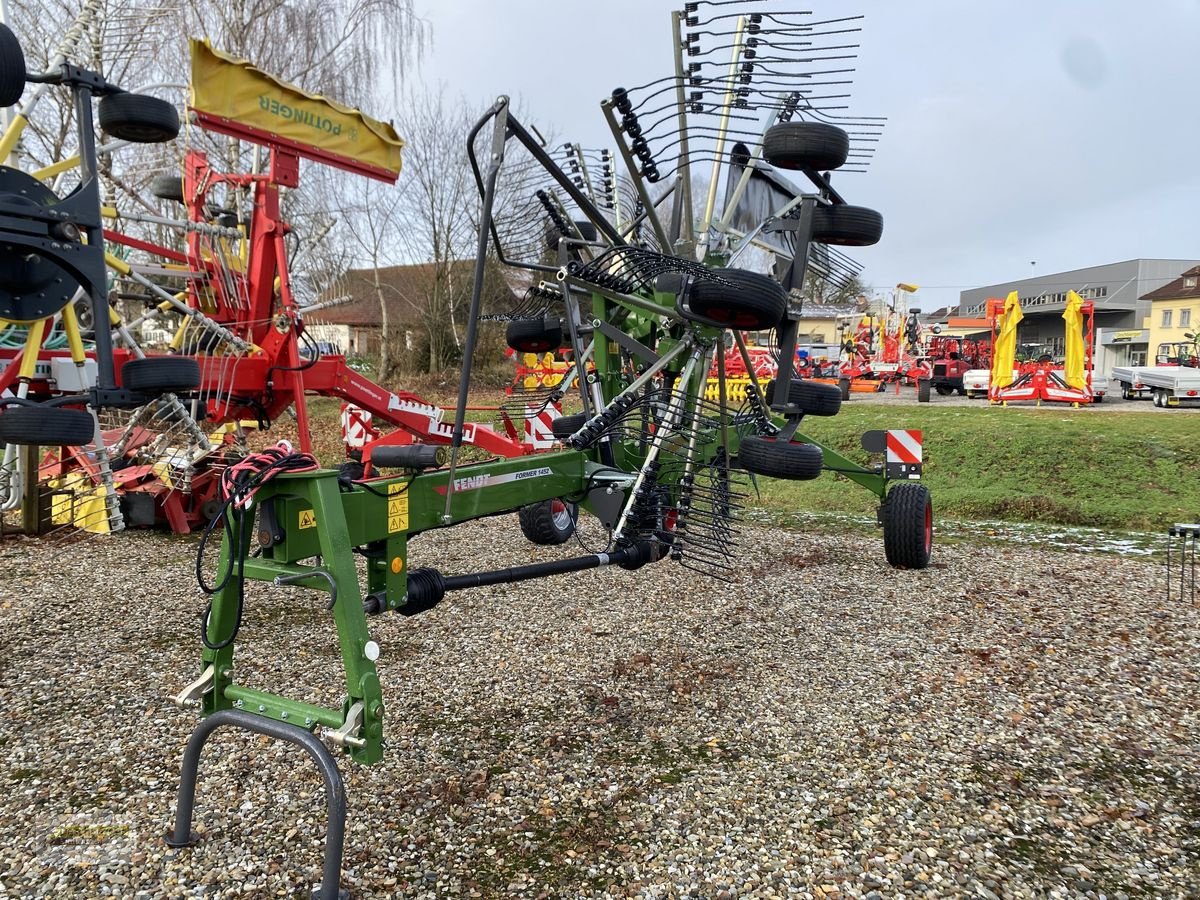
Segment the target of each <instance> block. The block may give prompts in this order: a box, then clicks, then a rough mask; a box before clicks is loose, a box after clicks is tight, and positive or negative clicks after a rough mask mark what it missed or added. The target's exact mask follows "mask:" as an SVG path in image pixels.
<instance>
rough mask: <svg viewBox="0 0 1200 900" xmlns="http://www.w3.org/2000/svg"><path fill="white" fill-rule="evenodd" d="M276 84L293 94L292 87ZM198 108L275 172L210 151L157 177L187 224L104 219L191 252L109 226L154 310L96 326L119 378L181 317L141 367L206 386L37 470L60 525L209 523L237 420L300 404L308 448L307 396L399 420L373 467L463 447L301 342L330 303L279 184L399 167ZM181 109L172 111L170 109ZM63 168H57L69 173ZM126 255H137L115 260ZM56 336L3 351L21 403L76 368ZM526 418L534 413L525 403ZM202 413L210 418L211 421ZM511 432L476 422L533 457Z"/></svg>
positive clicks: (9, 469)
mask: <svg viewBox="0 0 1200 900" xmlns="http://www.w3.org/2000/svg"><path fill="white" fill-rule="evenodd" d="M193 52H194V53H205V54H207V56H205V57H204V58H205V59H209V58H210V57H212V58H220V57H219V54H216V53H215V52H213V51H211V50H208V49H207V48H197V47H193ZM231 64H232V63H231ZM273 86H274V87H276V88H277V89H278V90H281V91H284V90H288V89H289V86H287V85H283V84H282V83H273ZM35 99H36V98H35ZM31 107H32V103H31V104H27V105H26V107H25V110H26V111H28V110H29V109H30V108H31ZM193 112H194V116H195V119H196V124H197V126H198V127H199V128H208V129H212V130H214V131H215V132H216V133H219V134H233V135H234V136H237V137H239V138H241V139H243V140H247V141H251V142H256V143H258V144H260V145H262V146H264V147H265V148H266V150H267V154H266V159H267V164H266V166H265V167H264V168H263V169H262V171H259V172H257V173H255V174H244V173H236V172H235V173H230V172H224V171H221V170H220V169H219V168H218V167H217V166H216V165H214V164H213V163H212V162H211V161H210V159H209V157H208V155H207V154H205V153H204V152H202V151H200V150H197V149H190V150H188V151H187V152H186V154H185V156H184V164H183V167H182V175H178V176H176V175H162V176H158V177H156V178H155V179H154V180H153V182H152V184H151V192H152V193H153V194H154V195H155V197H157V198H158V199H159V200H163V201H166V202H167V203H168V204H170V203H174V204H178V205H179V208H181V209H183V210H185V215H183V216H170V215H154V214H146V213H140V212H132V211H129V210H125V209H122V210H117V209H115V208H111V207H108V208H104V215H105V216H106V217H107V218H108V219H110V220H111V221H112V222H113V223H133V224H142V225H155V226H159V227H165V228H167V229H171V230H174V231H176V232H178V233H179V235H181V238H182V240H183V242H184V249H183V250H182V251H180V250H175V249H172V248H170V247H165V246H161V245H159V244H155V243H152V242H150V241H147V240H143V239H140V238H137V237H134V236H132V235H130V234H127V233H125V232H123V231H122V230H119V228H118V227H117V225H116V224H114V225H113V226H112V227H109V228H105V229H104V231H103V235H104V238H105V240H106V241H108V242H109V248H110V251H109V252H106V253H105V254H104V256H103V259H104V262H105V263H106V264H107V266H108V268H109V271H110V272H111V273H113V276H114V278H115V281H116V285H117V291H118V293H120V294H123V295H125V296H128V295H129V292H130V290H131V289H132V291H136V292H138V293H140V294H141V295H142V296H144V297H145V298H146V302H147V310H146V312H145V313H144V314H143V315H142V316H140V317H138V318H136V319H134V320H133V321H131V322H123V321H121V320H120V318H119V317H118V316H117V314H116V312H115V310H112V309H111V308H110V309H108V310H107V313H106V314H107V315H108V316H109V317H110V319H111V321H112V325H113V327H112V331H111V335H109V333H108V330H107V329H97V330H98V331H103V332H105V335H104V336H105V337H108V342H109V344H110V345H111V347H112V351H111V358H112V359H113V360H114V363H113V365H114V366H116V367H117V368H118V369H121V367H122V364H123V363H125V362H126V361H132V360H134V359H140V358H142V357H144V356H145V353H144V352H143V351H142V349H141V348H140V346H139V345H138V343H137V341H136V339H135V338H134V336H133V335H134V333H135V332H136V331H137V329H138V328H139V327H140V326H141V325H142V324H143V323H144V322H146V321H148V320H150V319H153V318H155V317H158V316H161V315H163V314H167V313H169V314H171V315H172V316H174V317H176V318H179V319H180V320H181V325H180V326H179V328H178V329H177V331H176V333H175V336H174V339H173V340H172V342H171V347H170V353H171V354H172V355H171V356H169V357H160V358H158V359H157V360H156V361H155V362H139V363H137V364H136V365H135V366H134V368H135V369H137V368H138V367H139V366H141V367H145V366H147V365H154V366H159V367H160V370H161V367H162V366H164V365H165V366H167V367H168V368H169V367H175V368H176V369H178V367H179V366H180V365H181V364H183V363H184V362H185V361H184V360H183V358H182V357H181V356H179V355H178V354H184V353H186V354H187V355H188V357H189V359H192V358H194V359H195V360H196V363H191V362H189V363H188V365H190V366H193V367H195V366H196V364H197V363H198V365H199V372H200V374H199V384H194V383H192V384H189V387H191V388H193V390H190V391H188V392H187V393H186V394H185V395H184V401H185V402H184V403H180V402H179V400H178V398H176V397H174V396H173V395H168V396H167V397H166V398H165V399H164V400H162V401H159V402H156V403H155V404H153V405H152V406H151V407H149V408H147V409H143V410H140V411H137V412H135V413H134V414H132V415H128V416H122V417H113V416H106V418H105V421H104V422H103V423H102V425H103V426H104V427H101V428H100V429H99V430H98V431H96V432H95V434H94V436H93V435H92V434H91V433H90V432H89V439H88V441H86V442H85V446H73V447H71V446H69V447H67V448H64V450H62V451H60V452H57V453H52V454H49V455H48V456H47V457H46V460H45V461H44V462H43V464H42V466H41V467H40V471H39V472H38V476H39V481H40V482H41V483H42V491H43V492H45V493H47V494H49V495H51V497H50V500H49V504H50V507H51V512H50V516H49V518H50V519H51V521H52V522H53V523H54V524H70V525H74V526H76V527H79V528H82V529H85V530H90V531H109V530H113V531H115V530H118V529H119V528H121V527H123V525H124V524H125V522H126V521H127V520H128V521H129V522H131V523H132V524H136V525H152V524H155V523H158V522H162V521H165V522H166V523H167V524H168V525H169V526H170V527H171V528H172V530H174V531H176V532H178V533H187V532H188V531H190V530H192V529H195V528H197V527H199V526H202V525H203V524H204V523H205V522H207V521H208V520H209V518H210V517H211V513H212V511H213V510H214V508H216V507H219V505H220V504H219V503H217V502H216V489H217V483H218V480H219V478H220V474H221V471H222V470H223V469H224V468H225V466H227V465H228V464H229V463H230V462H234V461H236V460H237V459H238V458H240V456H239V454H240V453H241V452H242V449H243V448H244V442H243V440H242V438H241V435H240V423H241V422H243V421H245V420H249V421H252V422H257V423H259V424H260V425H261V426H264V427H265V426H267V425H269V424H270V423H271V422H272V421H274V420H276V419H277V418H279V416H281V415H283V414H284V413H285V412H287V411H289V410H294V413H295V416H296V419H297V424H298V431H299V441H300V445H301V449H302V450H305V451H308V450H310V449H311V433H310V427H309V420H308V409H307V403H306V397H307V396H308V395H310V394H319V395H324V396H333V397H338V398H340V399H342V400H344V401H347V402H349V403H352V404H354V405H355V406H357V407H359V408H361V409H363V410H365V411H366V412H367V413H369V414H371V415H373V416H374V418H375V419H376V421H377V422H383V423H387V424H388V425H391V426H393V427H394V430H393V431H392V432H391V433H389V434H386V435H382V436H380V437H379V438H378V439H377V440H374V441H372V442H371V443H370V444H369V445H368V446H367V447H365V448H364V449H363V450H362V451H361V452H360V453H356V454H355V456H358V457H359V458H360V460H361V462H363V463H364V464H365V465H366V466H368V467H369V466H370V456H371V451H372V447H373V446H374V445H375V444H380V445H385V444H403V443H410V442H412V441H414V440H417V441H420V442H423V443H430V444H438V443H442V444H448V443H449V442H450V438H451V434H452V430H453V429H452V424H451V423H450V422H449V421H447V420H446V416H445V411H444V410H442V409H441V408H439V407H437V406H435V405H433V404H431V403H429V402H427V401H425V400H424V399H423V398H421V397H420V396H418V395H416V394H414V393H411V392H407V391H392V390H388V389H385V388H383V387H381V386H379V385H377V384H375V383H374V382H372V381H371V380H370V379H368V378H366V377H365V376H363V375H362V374H360V373H359V372H357V371H356V370H354V369H353V368H351V367H350V366H349V365H348V364H347V362H346V359H345V357H343V356H341V355H340V354H336V355H323V354H321V353H319V352H316V351H317V348H316V346H315V345H314V344H313V342H312V341H311V340H308V338H307V337H306V335H305V333H304V319H305V316H306V315H309V314H311V313H313V312H315V311H316V310H317V309H319V308H320V307H321V306H322V305H325V304H322V303H317V304H313V305H311V306H308V307H302V306H301V305H300V304H299V303H298V301H297V300H296V297H295V295H294V293H293V290H292V285H291V277H290V270H289V263H288V260H289V252H288V246H287V242H288V238H289V237H290V236H293V231H292V228H291V226H290V225H289V224H288V222H287V221H285V220H284V218H283V216H282V211H281V191H282V189H283V188H287V187H293V188H294V187H298V186H299V183H300V165H299V160H300V157H301V156H305V157H309V158H312V159H315V160H317V161H319V162H324V163H328V164H331V165H338V166H339V167H342V168H349V169H350V170H351V171H353V172H356V173H358V174H363V175H366V176H368V177H375V178H385V179H386V178H389V177H390V179H391V180H394V179H395V174H394V173H391V174H389V173H388V172H386V171H384V172H381V171H380V170H379V169H378V168H377V167H371V166H361V165H360V166H355V165H354V164H353V163H349V164H348V163H346V161H345V160H343V159H341V158H340V157H335V156H332V155H330V154H327V153H323V151H322V149H321V148H320V147H318V146H309V145H304V144H296V143H295V142H289V141H287V140H284V139H283V138H280V137H278V136H272V135H265V134H263V133H261V132H260V131H257V130H254V129H247V128H243V127H241V126H240V125H239V124H238V123H237V122H232V123H231V122H230V121H228V120H226V119H223V118H221V117H214V116H212V115H210V114H208V113H206V112H204V111H203V110H194V111H193ZM171 113H172V115H174V112H173V110H172V111H171ZM51 168H52V169H55V170H56V171H57V170H60V169H61V168H62V167H61V166H60V165H56V166H53V167H51ZM39 174H40V173H39ZM221 192H225V193H226V196H227V197H228V196H234V197H244V198H245V199H246V201H247V202H246V203H245V207H247V208H248V210H249V211H248V212H246V213H244V214H239V212H238V210H237V209H236V208H229V207H228V206H227V205H226V204H223V203H220V202H218V197H219V195H220V193H221ZM118 251H124V254H123V255H118ZM328 302H329V301H326V303H328ZM0 311H2V310H0ZM74 316H75V307H74V305H73V304H67V306H66V307H65V308H64V309H63V310H62V311H61V312H59V313H58V314H57V316H56V318H55V319H54V320H53V321H54V322H56V323H57V322H58V321H60V320H62V322H63V327H65V328H66V329H67V335H68V337H69V336H70V334H71V333H72V332H71V329H72V328H75V327H76V326H75V322H74ZM90 318H91V319H92V321H93V322H95V321H103V318H98V317H96V316H90ZM48 321H50V320H48ZM47 327H48V326H46V327H43V326H42V325H38V326H37V327H35V328H32V329H30V331H29V337H28V339H27V343H26V351H25V352H24V353H23V355H22V354H16V353H9V354H6V353H5V351H4V350H3V348H0V365H2V364H3V362H4V361H5V357H6V355H7V356H8V357H9V358H10V361H9V365H8V366H7V367H6V368H3V369H0V388H3V387H6V386H7V384H8V383H9V382H11V381H15V382H17V383H18V389H17V390H18V398H23V397H25V396H26V394H27V393H28V392H29V390H30V389H31V386H32V389H33V390H34V393H35V395H36V394H37V393H38V391H39V390H40V389H43V388H46V387H47V386H48V385H50V384H53V383H63V381H64V379H63V378H62V377H61V376H58V375H57V369H58V368H61V365H62V364H65V363H66V362H69V361H70V358H69V354H68V352H67V351H66V350H52V349H50V348H48V347H47V346H46V345H45V343H44V342H42V343H39V341H41V337H40V336H41V335H42V334H43V333H44V332H45V331H46V328H47ZM302 345H307V346H308V347H309V348H310V349H311V350H312V351H313V352H312V353H311V354H310V358H307V359H306V358H305V357H304V356H303V355H302V353H301V346H302ZM80 346H81V348H82V344H81V345H80ZM83 352H84V351H83V350H82V349H81V350H80V353H81V354H82V353H83ZM81 358H82V357H81ZM22 360H24V361H25V362H26V363H28V361H29V360H34V361H35V363H41V364H43V365H46V366H47V368H48V370H50V371H51V374H52V375H53V377H52V378H49V379H48V378H45V377H41V378H39V377H38V372H37V371H36V370H34V369H31V370H30V372H29V373H28V374H26V373H25V372H24V370H23V369H22V368H21V366H22V364H23V363H22ZM85 362H86V360H85ZM30 365H32V363H31V364H30ZM81 371H82V370H81ZM143 380H145V379H143ZM160 383H161V384H162V386H164V387H172V386H174V385H170V384H166V383H163V382H162V380H161V378H159V379H157V380H152V381H151V386H154V387H157V386H159V385H160ZM505 412H507V411H505ZM521 414H522V416H525V415H529V414H530V413H528V412H527V411H525V410H522V413H521ZM20 415H21V414H20V413H18V418H19V417H20ZM198 420H202V421H204V422H205V424H204V426H203V427H201V425H200V424H198ZM9 421H10V424H11V423H14V422H15V421H16V420H15V419H11V420H9ZM505 425H506V430H507V433H502V432H500V431H497V430H496V429H494V428H492V427H490V426H488V425H485V424H472V425H470V426H469V428H468V429H467V430H466V432H465V434H466V440H467V442H468V443H471V444H473V445H475V446H477V447H479V448H481V450H482V451H484V452H486V453H489V454H494V455H499V456H505V457H511V456H520V455H523V454H525V453H528V452H531V451H532V449H533V447H532V446H531V444H530V443H528V442H527V441H526V440H524V439H523V436H522V435H521V433H520V432H519V431H518V429H517V428H516V427H514V426H513V425H512V423H511V421H510V419H509V418H508V417H506V419H505ZM80 434H82V432H80ZM15 462H16V451H15V447H13V446H10V448H9V449H8V451H7V456H6V465H5V467H4V470H3V472H2V473H0V474H3V476H4V480H3V481H2V482H0V487H2V488H4V489H5V493H4V496H3V499H4V500H5V501H6V502H7V504H8V506H9V507H15V506H16V505H17V504H19V503H20V502H21V499H22V497H21V495H20V492H19V491H18V490H17V486H18V485H19V484H20V479H16V478H14V477H13V476H14V475H15V474H16V466H15ZM214 504H215V505H214ZM101 512H103V515H101Z"/></svg>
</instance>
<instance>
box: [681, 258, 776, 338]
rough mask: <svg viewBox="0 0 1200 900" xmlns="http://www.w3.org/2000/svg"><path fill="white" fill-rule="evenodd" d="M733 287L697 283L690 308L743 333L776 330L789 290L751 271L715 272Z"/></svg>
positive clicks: (724, 270) (714, 283)
mask: <svg viewBox="0 0 1200 900" xmlns="http://www.w3.org/2000/svg"><path fill="white" fill-rule="evenodd" d="M712 272H713V274H714V275H717V276H719V277H721V278H723V279H725V280H726V281H728V282H730V284H729V285H724V284H718V283H717V282H715V281H704V280H700V281H696V282H693V284H692V288H691V291H690V293H689V296H688V305H689V306H690V307H691V309H692V312H694V313H696V314H697V315H701V316H704V317H705V318H708V319H713V320H715V321H717V322H720V323H722V324H723V325H727V326H729V327H730V328H736V329H737V330H739V331H761V330H762V329H764V328H774V327H775V326H776V325H778V324H779V322H780V321H781V320H782V319H783V315H784V313H785V312H787V291H785V290H784V289H783V285H781V284H780V283H779V282H778V281H776V280H775V279H774V278H771V277H770V276H767V275H760V274H758V273H757V272H751V271H749V270H747V269H713V270H712Z"/></svg>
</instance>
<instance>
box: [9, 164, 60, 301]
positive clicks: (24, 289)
mask: <svg viewBox="0 0 1200 900" xmlns="http://www.w3.org/2000/svg"><path fill="white" fill-rule="evenodd" d="M58 202H59V198H58V195H57V194H55V193H54V191H52V190H50V188H48V187H46V186H45V185H44V184H42V183H41V182H40V181H38V180H37V179H36V178H34V177H33V176H32V175H29V174H26V173H25V172H22V171H20V170H18V169H12V168H8V167H7V166H0V213H4V214H6V215H9V216H12V217H13V218H16V219H23V218H25V217H26V216H28V217H30V218H33V217H34V216H35V215H36V213H37V211H38V210H40V209H42V208H45V207H49V206H54V205H56V204H57V203H58ZM65 224H69V223H61V225H65ZM61 225H60V228H61ZM72 227H74V226H72ZM59 239H60V240H61V239H62V238H61V237H60V238H59ZM78 289H79V282H78V281H76V280H75V278H74V276H72V275H71V274H70V273H69V272H68V271H67V270H66V269H64V268H62V267H61V266H59V265H58V264H57V263H55V262H54V261H52V260H51V259H49V258H47V257H45V256H43V255H41V254H40V253H37V252H35V251H33V250H31V249H30V248H29V247H25V246H22V245H20V244H15V243H9V242H7V241H0V319H8V320H9V321H12V322H33V321H36V320H37V319H44V318H46V317H47V316H52V315H54V314H55V313H56V312H58V311H59V310H61V309H62V308H63V307H64V306H66V305H67V303H68V302H69V301H70V299H71V297H72V296H74V294H75V292H76V291H77V290H78Z"/></svg>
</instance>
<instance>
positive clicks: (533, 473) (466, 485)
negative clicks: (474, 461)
mask: <svg viewBox="0 0 1200 900" xmlns="http://www.w3.org/2000/svg"><path fill="white" fill-rule="evenodd" d="M553 474H554V470H553V469H551V468H550V467H549V466H541V467H539V468H537V469H523V470H522V471H520V472H509V473H508V474H507V475H468V476H466V477H465V478H455V479H454V493H456V494H461V493H462V492H463V491H476V490H479V489H480V488H489V487H496V486H498V485H501V484H510V483H512V482H514V481H524V480H525V479H527V478H544V477H546V476H547V475H553ZM434 490H436V491H437V492H438V493H439V494H444V493H446V489H445V488H444V487H439V488H434Z"/></svg>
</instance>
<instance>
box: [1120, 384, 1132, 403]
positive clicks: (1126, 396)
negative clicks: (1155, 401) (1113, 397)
mask: <svg viewBox="0 0 1200 900" xmlns="http://www.w3.org/2000/svg"><path fill="white" fill-rule="evenodd" d="M1121 399H1122V400H1132V399H1133V388H1131V387H1130V386H1129V385H1127V384H1125V382H1123V381H1122V382H1121Z"/></svg>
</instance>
